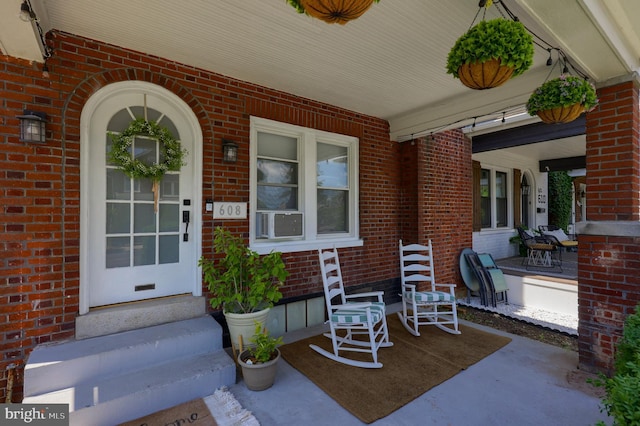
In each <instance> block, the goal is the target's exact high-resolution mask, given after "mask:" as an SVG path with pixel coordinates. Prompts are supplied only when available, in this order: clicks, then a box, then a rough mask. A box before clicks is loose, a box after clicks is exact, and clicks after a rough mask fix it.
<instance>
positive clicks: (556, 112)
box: [536, 104, 584, 124]
mask: <svg viewBox="0 0 640 426" xmlns="http://www.w3.org/2000/svg"><path fill="white" fill-rule="evenodd" d="M583 112H584V107H583V106H582V105H581V104H573V105H570V106H566V107H565V106H560V107H557V108H551V109H545V110H540V111H538V112H537V113H536V114H537V115H538V117H540V120H542V121H543V122H545V123H547V124H560V123H569V122H571V121H573V120H575V119H576V118H578V117H580V114H582V113H583Z"/></svg>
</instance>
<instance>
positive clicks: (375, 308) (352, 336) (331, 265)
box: [309, 248, 393, 368]
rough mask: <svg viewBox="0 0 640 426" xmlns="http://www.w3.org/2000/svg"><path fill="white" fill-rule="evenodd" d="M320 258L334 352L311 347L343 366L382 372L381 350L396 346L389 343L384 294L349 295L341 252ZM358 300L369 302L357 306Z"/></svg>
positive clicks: (329, 251)
mask: <svg viewBox="0 0 640 426" xmlns="http://www.w3.org/2000/svg"><path fill="white" fill-rule="evenodd" d="M318 257H319V259H320V270H321V272H322V281H323V283H324V296H325V301H326V303H327V314H328V317H329V320H328V323H329V327H330V330H331V332H330V333H325V336H326V337H329V338H331V342H332V343H333V352H329V351H327V350H325V349H323V348H320V347H319V346H316V345H309V347H311V349H313V350H314V351H316V352H318V353H319V354H321V355H324V356H326V357H327V358H330V359H332V360H334V361H337V362H341V363H343V364H347V365H352V366H354V367H362V368H381V367H382V363H380V362H378V348H380V347H389V346H393V343H392V342H390V341H389V331H388V328H387V318H386V316H385V313H386V312H385V304H384V302H383V301H382V295H383V292H382V291H376V292H368V293H356V294H353V295H347V294H345V292H344V285H343V283H342V272H341V271H340V262H339V260H338V251H337V250H336V249H335V248H334V249H333V250H327V251H324V252H323V251H322V250H318ZM356 299H365V301H363V302H356V301H355V300H356ZM367 299H369V300H370V299H375V301H366V300H367ZM341 351H342V352H349V351H350V352H365V353H370V354H371V356H372V358H373V361H371V362H367V361H358V360H354V359H350V358H345V357H344V356H342V355H341V354H340V352H341Z"/></svg>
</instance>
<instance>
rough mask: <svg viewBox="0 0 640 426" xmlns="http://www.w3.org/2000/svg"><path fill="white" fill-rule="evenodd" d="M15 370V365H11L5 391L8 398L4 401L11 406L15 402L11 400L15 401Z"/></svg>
mask: <svg viewBox="0 0 640 426" xmlns="http://www.w3.org/2000/svg"><path fill="white" fill-rule="evenodd" d="M15 370H16V365H15V364H9V365H8V366H7V387H6V389H5V395H7V397H6V398H5V401H4V402H5V403H6V404H11V403H12V402H13V401H11V400H12V399H13V375H14V372H15Z"/></svg>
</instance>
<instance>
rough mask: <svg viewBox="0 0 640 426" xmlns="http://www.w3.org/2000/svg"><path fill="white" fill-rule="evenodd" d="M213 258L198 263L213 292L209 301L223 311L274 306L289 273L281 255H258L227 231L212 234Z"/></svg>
mask: <svg viewBox="0 0 640 426" xmlns="http://www.w3.org/2000/svg"><path fill="white" fill-rule="evenodd" d="M213 248H214V252H215V256H214V259H206V258H205V257H204V256H203V257H201V258H200V260H199V261H198V266H200V267H202V273H203V276H204V281H205V282H206V283H207V286H208V288H209V291H210V292H211V293H212V296H211V299H210V300H209V302H210V303H211V306H212V307H213V308H214V309H216V308H219V307H222V308H223V310H224V312H231V313H250V312H257V311H260V310H263V309H266V308H270V307H273V305H274V303H276V302H278V301H279V300H280V299H281V298H282V293H281V292H280V287H281V286H282V285H283V284H284V280H285V279H286V278H287V276H288V275H289V273H288V272H287V270H286V268H285V263H284V261H283V260H282V254H281V253H280V252H271V253H269V254H267V255H262V256H261V255H259V254H258V253H257V252H255V251H253V250H251V249H250V248H249V247H248V246H246V245H245V243H244V241H243V240H242V239H241V238H240V237H237V236H234V235H232V234H231V233H230V232H229V231H228V230H225V229H224V228H221V227H217V228H216V229H215V231H214V238H213Z"/></svg>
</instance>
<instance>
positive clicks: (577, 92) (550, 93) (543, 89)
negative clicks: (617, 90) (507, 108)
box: [527, 74, 598, 123]
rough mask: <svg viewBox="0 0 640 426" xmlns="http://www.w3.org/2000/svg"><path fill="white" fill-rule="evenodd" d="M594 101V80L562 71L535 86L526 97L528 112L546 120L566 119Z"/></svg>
mask: <svg viewBox="0 0 640 426" xmlns="http://www.w3.org/2000/svg"><path fill="white" fill-rule="evenodd" d="M596 105H598V97H597V96H596V88H595V87H594V86H593V84H591V83H590V82H589V81H587V80H585V79H584V78H582V77H575V76H571V75H565V74H562V75H561V76H560V77H558V78H554V79H553V80H549V81H547V82H546V83H544V84H543V85H542V86H540V87H538V88H537V89H536V90H534V92H533V93H532V94H531V96H530V97H529V100H528V101H527V112H528V113H529V114H530V115H538V116H539V117H540V119H541V120H542V121H543V122H545V123H568V122H570V121H573V120H575V119H576V118H578V117H579V116H580V114H582V112H583V111H585V110H586V111H591V110H592V109H593V108H595V107H596Z"/></svg>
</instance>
